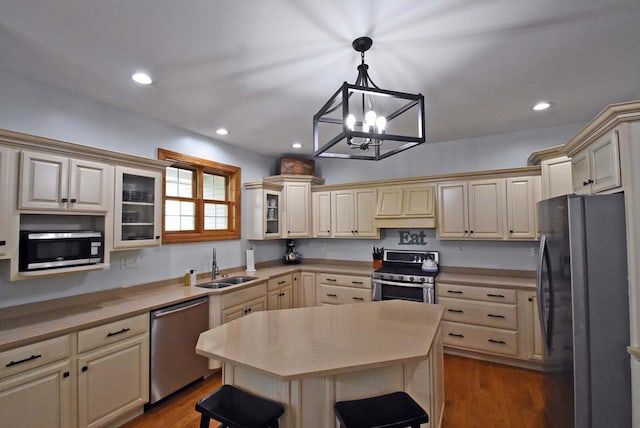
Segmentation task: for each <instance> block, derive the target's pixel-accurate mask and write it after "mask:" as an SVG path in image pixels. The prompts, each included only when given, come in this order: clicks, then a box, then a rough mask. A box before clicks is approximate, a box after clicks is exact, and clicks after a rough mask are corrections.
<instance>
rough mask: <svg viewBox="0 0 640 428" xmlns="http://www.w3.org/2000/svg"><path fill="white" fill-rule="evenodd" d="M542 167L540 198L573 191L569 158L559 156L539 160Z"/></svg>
mask: <svg viewBox="0 0 640 428" xmlns="http://www.w3.org/2000/svg"><path fill="white" fill-rule="evenodd" d="M541 168H542V172H541V174H542V199H549V198H555V197H556V196H562V195H568V194H570V193H573V176H572V171H571V159H570V158H569V157H567V156H560V157H558V158H555V159H547V160H543V161H542V162H541Z"/></svg>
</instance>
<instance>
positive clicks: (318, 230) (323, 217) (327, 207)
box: [311, 191, 331, 238]
mask: <svg viewBox="0 0 640 428" xmlns="http://www.w3.org/2000/svg"><path fill="white" fill-rule="evenodd" d="M311 207H312V208H311V219H312V223H313V225H312V234H311V236H312V237H314V238H330V237H331V192H330V191H320V192H313V193H312V194H311Z"/></svg>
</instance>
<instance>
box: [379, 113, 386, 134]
mask: <svg viewBox="0 0 640 428" xmlns="http://www.w3.org/2000/svg"><path fill="white" fill-rule="evenodd" d="M386 126H387V118H386V117H384V116H378V118H377V119H376V128H377V129H378V132H382V131H384V128H386Z"/></svg>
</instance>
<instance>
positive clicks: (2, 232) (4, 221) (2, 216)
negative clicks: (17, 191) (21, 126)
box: [0, 147, 13, 258]
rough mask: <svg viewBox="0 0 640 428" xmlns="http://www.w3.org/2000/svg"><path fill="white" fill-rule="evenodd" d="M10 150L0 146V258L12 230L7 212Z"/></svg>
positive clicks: (5, 249)
mask: <svg viewBox="0 0 640 428" xmlns="http://www.w3.org/2000/svg"><path fill="white" fill-rule="evenodd" d="M10 156H11V150H10V149H9V148H7V147H0V188H1V189H3V191H2V192H0V258H2V257H4V256H6V254H7V250H8V247H9V244H10V243H11V241H12V240H11V238H10V237H9V234H10V233H11V232H12V231H11V228H10V227H9V214H10V207H11V202H10V201H11V198H10V195H12V194H13V192H11V190H10V189H11V187H10V186H11V183H12V182H13V181H12V180H11V178H10V175H9V157H10Z"/></svg>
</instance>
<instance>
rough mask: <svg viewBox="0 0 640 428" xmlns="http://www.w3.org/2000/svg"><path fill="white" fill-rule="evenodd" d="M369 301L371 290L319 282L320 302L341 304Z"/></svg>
mask: <svg viewBox="0 0 640 428" xmlns="http://www.w3.org/2000/svg"><path fill="white" fill-rule="evenodd" d="M370 301H371V291H370V290H366V289H363V288H354V287H341V286H336V285H327V284H320V302H321V303H330V304H334V305H341V304H345V303H361V302H370Z"/></svg>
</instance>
